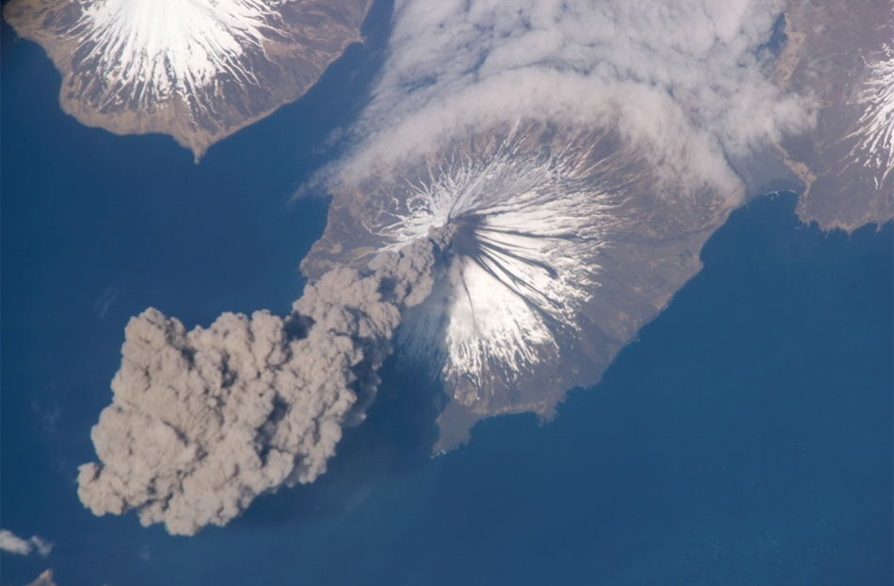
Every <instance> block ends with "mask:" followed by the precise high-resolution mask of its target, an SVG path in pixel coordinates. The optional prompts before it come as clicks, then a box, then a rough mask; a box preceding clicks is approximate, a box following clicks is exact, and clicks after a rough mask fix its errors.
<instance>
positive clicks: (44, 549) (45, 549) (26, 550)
mask: <svg viewBox="0 0 894 586" xmlns="http://www.w3.org/2000/svg"><path fill="white" fill-rule="evenodd" d="M0 551H5V552H7V553H13V554H16V555H31V553H33V552H36V553H38V554H40V555H42V556H44V557H46V556H48V555H50V552H51V551H53V544H52V543H50V542H49V541H47V540H46V539H43V538H42V537H38V536H37V535H32V536H31V537H30V538H29V539H23V538H21V537H19V536H18V535H16V534H15V533H13V532H12V531H9V530H7V529H0Z"/></svg>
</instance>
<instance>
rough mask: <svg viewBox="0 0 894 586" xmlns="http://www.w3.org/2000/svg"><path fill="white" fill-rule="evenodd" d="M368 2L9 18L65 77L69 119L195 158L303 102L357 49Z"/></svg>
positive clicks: (16, 10)
mask: <svg viewBox="0 0 894 586" xmlns="http://www.w3.org/2000/svg"><path fill="white" fill-rule="evenodd" d="M371 3H372V2H371V0H335V1H332V0H326V1H319V2H318V1H314V0H310V1H308V0H284V1H279V2H272V1H270V0H220V1H216V0H91V1H84V0H79V1H77V2H72V1H71V0H13V1H12V2H10V3H9V4H8V5H7V6H6V8H5V9H4V16H5V18H6V19H7V20H8V21H9V23H10V24H12V25H13V27H15V29H16V32H17V33H18V34H19V35H21V36H23V37H25V38H28V39H31V40H33V41H35V42H37V43H39V44H40V45H41V46H42V47H43V48H44V50H46V52H47V53H48V54H49V56H50V58H51V59H52V60H53V63H54V64H55V65H56V68H57V69H58V70H59V71H60V72H61V73H62V76H63V79H62V88H61V90H60V93H59V100H60V102H61V105H62V108H63V110H65V111H66V112H67V113H69V114H71V115H72V116H74V117H75V118H77V119H78V120H79V121H80V122H82V123H83V124H86V125H88V126H99V127H101V128H105V129H106V130H110V131H112V132H114V133H116V134H143V133H149V132H161V133H165V134H170V135H171V136H173V137H174V139H175V140H177V142H179V143H180V144H181V145H183V146H185V147H186V148H189V149H191V150H192V151H193V153H194V155H195V158H196V160H198V159H199V158H201V156H202V155H203V154H204V152H205V151H206V150H207V149H208V147H209V146H211V145H212V144H214V143H215V142H217V141H219V140H221V139H222V138H224V137H226V136H228V135H230V134H232V133H234V132H236V131H237V130H239V129H240V128H243V127H244V126H247V125H249V124H251V123H252V122H254V121H256V120H258V119H260V118H263V117H264V116H267V115H268V114H270V113H271V112H273V111H274V110H276V109H277V108H278V107H279V106H281V105H282V104H285V103H288V102H291V101H293V100H295V99H297V98H298V97H300V96H301V95H303V94H304V93H305V92H306V91H307V90H308V89H309V88H310V87H311V86H312V85H313V84H314V83H316V81H317V80H318V79H319V77H320V75H322V73H323V71H324V70H325V69H326V67H327V66H328V65H329V64H330V63H332V62H333V61H334V60H335V59H337V58H338V57H339V56H340V55H341V54H342V53H343V52H344V50H345V48H346V47H347V46H348V45H350V44H352V43H356V42H359V41H360V40H361V38H360V36H359V30H358V29H359V27H360V24H361V23H362V22H363V19H364V18H365V16H366V13H367V11H368V10H369V6H370V5H371Z"/></svg>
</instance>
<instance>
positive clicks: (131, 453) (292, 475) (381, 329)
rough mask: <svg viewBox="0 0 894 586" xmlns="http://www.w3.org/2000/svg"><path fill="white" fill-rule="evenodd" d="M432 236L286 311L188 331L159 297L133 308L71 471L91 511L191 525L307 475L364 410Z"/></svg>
mask: <svg viewBox="0 0 894 586" xmlns="http://www.w3.org/2000/svg"><path fill="white" fill-rule="evenodd" d="M432 263H433V255H432V251H431V243H430V242H429V241H428V240H425V239H423V240H420V241H418V242H416V243H414V244H413V245H411V246H409V247H407V248H405V249H403V250H402V251H400V252H387V253H383V254H381V255H379V256H378V257H377V258H376V259H375V262H374V263H372V265H371V266H370V267H369V269H368V270H367V271H366V272H365V274H362V273H360V272H358V271H356V270H352V269H346V268H340V269H335V270H333V271H331V272H330V273H328V274H326V275H325V276H323V278H321V279H319V280H318V281H317V282H315V283H314V284H312V285H309V286H308V287H307V289H306V290H305V292H304V295H303V296H302V297H301V298H300V299H298V300H297V301H296V302H295V303H294V308H293V309H294V311H293V313H292V315H290V316H289V317H287V318H285V319H282V318H280V317H277V316H274V315H271V314H270V313H269V312H266V311H258V312H255V313H254V314H252V315H251V316H250V317H249V316H245V315H241V314H233V313H225V314H223V315H221V316H220V317H219V318H218V319H217V320H216V321H215V322H214V323H213V324H212V325H211V326H210V327H208V328H202V327H196V328H195V329H193V330H191V331H187V330H186V329H185V327H184V326H183V324H182V323H181V322H179V321H178V320H176V319H174V318H168V317H166V316H165V315H163V314H162V313H161V312H160V311H158V310H156V309H147V310H146V311H144V312H143V313H142V314H141V315H139V316H138V317H135V318H132V319H131V320H130V323H129V324H128V326H127V329H126V332H125V342H124V346H123V347H122V362H121V369H120V370H119V371H118V373H117V374H116V375H115V378H114V380H113V381H112V391H113V393H114V396H113V400H112V404H111V405H110V406H109V407H107V408H106V409H105V410H103V412H102V414H101V416H100V420H99V423H98V424H97V425H96V426H94V428H93V431H92V434H91V437H92V439H93V443H94V446H95V447H96V452H97V455H98V456H99V460H100V462H91V463H88V464H84V465H82V466H81V467H80V469H79V475H78V484H79V489H78V495H79V496H80V498H81V501H82V502H83V503H84V505H85V506H87V507H89V508H90V509H91V510H92V511H93V512H94V513H95V514H97V515H103V514H107V513H112V514H122V513H124V512H125V511H128V510H136V512H137V513H138V515H139V518H140V522H141V523H143V524H144V525H150V524H152V523H164V524H165V527H166V528H167V530H168V531H169V532H170V533H173V534H181V535H191V534H194V533H196V532H197V531H198V530H199V529H200V528H201V527H203V526H205V525H207V524H210V523H213V524H216V525H224V524H226V523H227V522H228V521H229V520H230V519H232V518H233V517H235V516H236V515H238V514H239V513H240V512H241V511H242V510H244V509H245V508H246V507H247V506H248V505H249V503H251V501H252V500H254V498H255V497H256V496H258V495H259V494H262V493H264V492H271V491H275V490H277V489H278V488H279V487H280V486H282V485H287V486H293V485H295V484H297V483H307V482H313V481H314V480H315V479H316V478H317V477H318V476H319V475H320V474H322V473H323V472H325V470H326V462H327V460H328V459H329V458H330V457H332V455H333V454H334V453H335V446H336V444H337V443H338V441H339V439H340V438H341V435H342V427H343V426H345V425H349V424H352V423H357V422H359V421H361V420H362V419H363V415H364V411H365V409H366V406H367V405H368V404H369V401H371V400H372V397H373V395H374V394H375V390H376V386H377V385H378V382H379V379H378V377H377V375H376V371H377V370H378V368H379V366H381V364H382V362H383V360H384V359H385V357H386V356H387V355H388V353H389V352H390V349H391V348H390V339H391V334H392V332H393V330H394V328H396V327H397V324H398V322H399V320H400V312H401V310H403V309H404V308H405V307H406V306H410V305H415V304H417V303H419V302H420V301H422V299H424V298H425V297H426V296H427V295H428V291H429V289H430V287H431V282H430V280H429V275H430V272H431V265H432Z"/></svg>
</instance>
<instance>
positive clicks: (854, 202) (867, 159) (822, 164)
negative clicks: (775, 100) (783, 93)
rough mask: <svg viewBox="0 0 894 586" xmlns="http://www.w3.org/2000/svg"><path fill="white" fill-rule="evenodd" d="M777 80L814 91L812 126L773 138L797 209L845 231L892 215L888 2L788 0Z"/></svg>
mask: <svg viewBox="0 0 894 586" xmlns="http://www.w3.org/2000/svg"><path fill="white" fill-rule="evenodd" d="M785 32H786V35H787V45H786V48H785V51H784V52H783V54H782V56H781V57H780V59H779V60H778V62H777V77H778V81H779V82H780V83H781V84H782V85H785V86H787V87H790V88H793V89H795V90H797V91H799V92H804V93H807V92H812V93H814V94H816V95H818V96H819V98H820V103H821V107H820V109H819V112H818V120H817V124H816V128H815V130H814V131H813V132H810V133H804V134H800V135H796V136H790V137H788V138H787V139H786V140H784V141H782V142H781V145H780V146H781V150H782V151H783V152H784V155H785V159H786V162H787V163H788V164H789V166H790V167H791V168H792V170H794V171H795V173H797V174H798V175H799V177H800V178H801V180H802V182H803V184H804V191H803V193H802V194H801V197H800V200H799V202H798V215H799V216H800V217H801V218H802V219H803V220H804V221H816V222H818V223H819V224H820V225H821V226H823V227H824V228H827V229H830V228H841V229H844V230H847V231H852V230H855V229H857V228H859V227H860V226H862V225H864V224H867V223H876V224H879V225H880V224H882V223H884V222H886V221H888V220H890V219H891V218H894V4H892V3H891V2H890V1H889V0H854V1H853V2H848V3H847V4H841V3H837V2H821V3H816V2H810V3H808V2H799V1H793V2H789V10H788V11H787V13H786V28H785Z"/></svg>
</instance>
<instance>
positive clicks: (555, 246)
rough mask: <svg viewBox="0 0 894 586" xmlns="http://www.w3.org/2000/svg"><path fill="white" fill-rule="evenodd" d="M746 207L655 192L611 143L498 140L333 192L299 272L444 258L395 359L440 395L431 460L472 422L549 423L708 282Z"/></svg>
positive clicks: (565, 129) (673, 189)
mask: <svg viewBox="0 0 894 586" xmlns="http://www.w3.org/2000/svg"><path fill="white" fill-rule="evenodd" d="M738 196H739V194H738V193H737V192H735V190H733V191H729V192H723V191H720V190H717V189H710V188H707V187H704V186H701V185H698V184H696V185H694V186H693V185H692V184H691V183H686V182H683V181H674V180H669V179H667V178H662V177H660V176H659V174H658V173H657V172H656V170H655V168H654V167H653V166H652V165H651V164H650V163H649V161H648V160H647V159H646V158H644V157H643V156H641V155H640V154H639V149H637V148H636V145H634V144H630V143H629V142H627V141H625V140H624V139H622V138H621V136H620V135H619V134H618V133H617V132H616V131H613V130H605V129H602V128H590V129H578V128H571V127H569V126H564V125H554V124H548V123H543V122H534V121H529V122H524V123H519V124H516V125H500V126H498V127H495V128H492V129H490V130H487V131H483V132H479V133H477V134H475V135H473V136H468V137H465V138H458V139H456V140H454V141H452V142H450V143H448V144H447V146H445V147H444V148H443V149H441V150H439V151H437V152H432V153H428V154H426V155H422V156H419V157H418V158H417V159H416V160H415V161H410V162H407V161H403V162H402V164H401V167H400V169H382V170H381V174H375V175H373V176H371V177H368V178H366V179H365V180H364V181H362V182H361V183H359V184H358V185H355V186H354V187H353V188H348V189H346V190H345V191H342V192H339V193H338V194H337V195H336V199H335V201H334V202H333V207H332V210H331V212H330V218H331V221H330V224H329V226H328V228H327V231H326V233H325V235H324V237H323V238H322V239H321V240H320V241H319V242H318V243H317V244H316V245H315V247H314V249H313V250H312V252H311V254H310V255H309V256H308V258H307V259H306V260H305V261H304V263H303V264H302V268H303V270H304V271H305V272H306V273H307V274H308V275H309V276H310V277H311V278H315V277H318V276H319V275H321V274H323V273H324V272H325V271H327V270H330V269H331V268H332V267H334V266H338V265H343V264H347V265H349V266H362V265H364V264H366V263H368V262H369V260H370V258H371V257H372V255H373V254H374V252H373V251H377V250H382V249H384V250H399V249H401V248H402V247H404V246H406V245H407V244H408V243H411V242H413V241H415V240H417V239H419V238H422V237H425V236H426V235H428V236H429V237H431V238H433V239H435V240H437V241H438V242H440V243H441V245H440V246H439V248H438V250H439V251H440V255H439V257H438V262H437V263H436V270H435V276H434V286H433V291H432V294H431V295H430V296H429V297H428V298H427V299H426V301H425V302H423V303H422V304H420V305H418V306H416V307H414V308H412V309H409V310H408V311H407V313H406V315H405V316H404V320H403V322H402V325H401V327H400V330H399V333H398V347H399V351H400V352H401V353H402V354H403V356H404V358H406V359H408V360H407V361H406V362H407V363H410V364H424V365H425V366H426V368H427V369H428V370H429V372H430V374H431V375H432V377H433V378H435V379H440V380H442V381H443V384H444V389H445V391H446V393H447V395H448V397H449V398H450V403H449V405H448V407H447V408H446V410H445V411H444V412H443V414H442V415H441V418H440V421H439V423H440V427H441V438H440V440H439V442H438V444H437V445H436V446H435V449H436V450H447V449H450V448H451V447H453V446H455V445H456V444H457V443H461V442H463V441H465V439H466V437H467V434H468V430H469V429H470V427H471V425H473V424H474V422H475V421H476V420H477V419H480V418H483V417H488V416H493V415H497V414H502V413H514V412H521V411H534V412H536V413H538V414H540V415H541V416H544V417H548V416H549V415H550V414H551V413H552V411H553V408H554V407H555V405H556V403H557V402H559V401H560V400H561V399H562V398H563V397H564V394H565V392H566V391H567V390H568V389H569V388H571V387H574V386H576V385H582V384H593V383H594V382H596V381H597V380H598V379H599V377H600V375H601V374H602V372H603V371H604V370H605V368H606V367H607V366H608V364H609V363H610V362H611V360H612V359H613V358H614V356H615V354H616V353H617V352H618V350H620V348H621V347H623V346H624V345H625V344H626V343H627V342H628V341H629V340H630V339H631V338H633V337H634V336H635V334H636V332H637V331H638V330H639V328H640V327H641V326H642V324H643V323H644V322H646V321H647V320H649V319H650V318H651V317H653V316H654V315H655V314H656V313H657V312H659V311H660V310H661V309H662V308H663V307H664V306H665V305H666V304H667V302H668V300H669V299H670V297H671V296H672V295H673V293H674V292H675V291H676V290H677V289H679V287H680V286H681V285H682V284H683V283H685V282H686V281H687V280H688V279H689V278H690V277H691V276H692V275H693V274H694V273H695V272H697V271H698V270H699V268H700V266H701V264H700V262H699V259H698V252H699V250H700V249H701V247H702V244H703V243H704V241H705V240H706V239H707V237H708V236H709V235H710V233H711V232H713V231H714V229H716V227H717V226H718V225H720V224H721V223H722V222H723V221H724V220H725V218H726V216H727V214H728V212H729V211H730V209H731V208H732V207H733V206H734V205H735V204H736V203H738V201H739V199H738ZM343 251H349V252H347V253H345V252H343Z"/></svg>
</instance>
